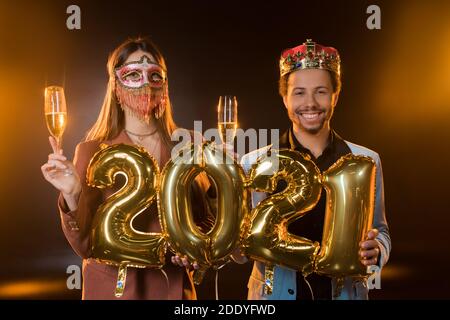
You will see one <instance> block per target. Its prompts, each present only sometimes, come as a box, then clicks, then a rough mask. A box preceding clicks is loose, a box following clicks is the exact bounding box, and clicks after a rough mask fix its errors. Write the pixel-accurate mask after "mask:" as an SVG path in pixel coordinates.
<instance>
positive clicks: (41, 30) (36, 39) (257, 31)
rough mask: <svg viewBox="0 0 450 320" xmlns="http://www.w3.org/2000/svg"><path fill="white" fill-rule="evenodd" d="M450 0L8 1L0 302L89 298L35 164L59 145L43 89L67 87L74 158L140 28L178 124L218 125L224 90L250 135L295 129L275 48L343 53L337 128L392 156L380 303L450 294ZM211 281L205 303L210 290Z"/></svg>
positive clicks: (241, 275)
mask: <svg viewBox="0 0 450 320" xmlns="http://www.w3.org/2000/svg"><path fill="white" fill-rule="evenodd" d="M70 4H77V5H79V6H80V7H81V30H74V31H71V30H68V29H67V28H66V18H67V16H68V15H67V14H66V8H67V6H68V5H70ZM370 4H378V5H379V6H380V8H381V20H382V22H381V30H368V29H367V27H366V19H367V17H368V14H366V8H367V6H368V5H370ZM449 9H450V5H449V3H448V2H446V1H385V2H382V1H370V2H369V1H348V2H347V1H320V2H317V3H314V2H312V1H258V2H256V1H255V2H252V1H240V2H233V1H214V2H213V1H203V0H197V1H183V2H179V3H178V2H164V4H163V1H118V2H115V1H96V2H95V4H94V3H93V1H74V2H68V1H58V2H56V1H54V2H49V1H39V2H37V1H36V2H35V1H29V2H24V1H14V2H9V3H5V2H1V3H0V70H1V74H0V108H1V109H0V110H1V116H0V121H1V125H0V137H1V147H2V150H1V157H0V164H1V166H0V168H1V170H2V172H1V174H0V176H1V183H0V194H1V207H0V210H1V212H0V257H1V260H0V261H1V263H0V297H1V298H49V297H50V298H79V297H80V291H79V290H73V291H69V290H67V289H66V288H65V278H66V274H65V271H66V268H67V266H68V265H70V264H80V259H79V258H78V257H76V256H75V255H74V253H73V252H72V251H71V249H70V247H69V245H68V244H67V242H66V240H65V238H64V236H63V234H62V231H61V228H60V222H59V217H58V214H57V211H56V196H57V193H56V191H55V190H54V189H53V188H52V187H51V186H50V185H49V184H47V183H46V182H45V181H44V179H43V178H42V177H41V172H40V166H41V165H42V164H43V163H44V162H45V161H46V157H47V154H48V153H49V151H50V147H49V145H48V143H47V136H48V133H47V129H46V125H45V122H44V117H43V88H44V86H45V85H46V84H51V83H57V84H64V85H65V88H66V96H67V101H68V109H69V123H68V127H67V129H66V133H65V137H64V139H65V140H64V149H65V153H66V154H67V155H68V156H70V157H71V156H72V155H73V150H74V147H75V145H76V144H77V143H78V142H79V141H80V140H81V139H82V137H83V136H84V134H85V132H86V130H87V129H88V128H89V127H90V126H91V125H92V124H93V122H94V120H95V119H96V117H97V115H98V112H99V110H100V105H101V102H102V99H103V96H104V93H105V88H106V81H107V74H106V69H105V64H106V60H107V56H108V53H109V52H110V51H112V50H113V49H114V48H115V47H116V46H117V45H118V44H119V43H120V42H122V41H123V40H124V39H125V38H127V37H128V36H134V35H139V34H141V35H150V36H151V37H152V38H153V40H154V41H155V42H156V43H157V44H158V45H159V47H160V48H161V50H162V52H163V54H164V55H165V57H166V58H167V63H168V69H169V70H168V72H169V78H170V93H171V98H172V100H173V105H174V112H175V119H176V121H177V123H178V124H179V125H180V126H183V127H187V128H192V127H193V121H194V120H202V121H203V124H204V128H207V127H214V126H215V124H216V114H215V107H216V102H217V99H218V96H219V95H222V94H234V95H236V96H237V97H238V101H239V123H240V126H241V127H242V128H244V129H247V128H257V129H258V128H280V129H284V128H287V126H288V125H289V121H288V118H287V116H286V114H285V110H284V107H283V105H282V101H281V99H280V97H279V96H278V94H277V76H278V67H277V63H278V57H279V54H280V53H281V51H282V50H283V49H284V48H287V47H292V46H295V45H298V44H300V43H302V42H304V41H305V39H306V38H312V39H314V40H316V41H317V42H319V43H322V44H325V45H330V46H334V47H336V48H337V49H338V50H339V51H340V53H341V58H342V61H343V90H342V93H341V96H340V100H339V103H338V107H337V110H336V113H335V116H334V119H333V127H334V128H335V129H336V130H337V131H338V133H339V134H340V135H341V136H343V137H344V138H346V139H347V140H350V141H352V142H355V143H357V144H362V145H364V146H367V147H369V148H371V149H374V150H376V151H377V152H379V153H380V155H381V158H382V161H383V169H384V177H385V191H386V207H387V218H388V222H389V224H390V228H391V235H392V241H393V251H392V256H391V260H390V262H389V264H388V266H387V267H386V268H385V269H384V271H383V276H382V290H374V291H372V292H371V297H372V298H373V299H377V298H381V299H394V298H395V299H403V298H425V299H428V298H449V297H450V294H449V293H448V290H447V287H448V285H449V280H448V279H447V277H446V276H445V275H446V274H447V272H448V271H449V266H448V263H449V262H450V261H449V258H450V257H449V253H448V249H447V243H448V239H449V238H448V222H449V220H450V217H449V210H448V205H447V201H448V200H447V198H448V196H447V191H446V187H447V185H448V183H447V181H448V180H447V179H449V177H450V175H449V173H448V171H447V168H446V166H447V165H448V157H449V148H448V140H449V138H450V130H449V129H448V127H449V125H448V123H449V120H450V108H449V107H450V86H449V84H450V59H449V57H450V45H449V43H450V41H449V40H450V39H449V38H450V22H449V21H450V10H449ZM250 268H251V265H250V264H247V265H242V266H239V265H232V264H230V265H229V266H227V267H226V268H224V269H223V270H222V271H221V273H220V276H219V291H220V297H221V298H237V299H241V298H245V295H246V290H247V289H246V282H247V279H248V276H249V272H250ZM213 280H214V274H212V273H210V275H209V276H208V278H207V280H205V282H204V284H203V285H202V286H201V287H200V288H199V296H200V298H209V299H210V298H213V286H212V284H213Z"/></svg>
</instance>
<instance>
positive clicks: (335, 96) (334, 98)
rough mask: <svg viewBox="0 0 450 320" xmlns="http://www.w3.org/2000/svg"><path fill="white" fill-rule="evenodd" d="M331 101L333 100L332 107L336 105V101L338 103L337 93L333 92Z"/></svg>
mask: <svg viewBox="0 0 450 320" xmlns="http://www.w3.org/2000/svg"><path fill="white" fill-rule="evenodd" d="M333 100H334V101H333V102H334V105H333V108H334V107H336V106H337V103H338V100H339V93H333Z"/></svg>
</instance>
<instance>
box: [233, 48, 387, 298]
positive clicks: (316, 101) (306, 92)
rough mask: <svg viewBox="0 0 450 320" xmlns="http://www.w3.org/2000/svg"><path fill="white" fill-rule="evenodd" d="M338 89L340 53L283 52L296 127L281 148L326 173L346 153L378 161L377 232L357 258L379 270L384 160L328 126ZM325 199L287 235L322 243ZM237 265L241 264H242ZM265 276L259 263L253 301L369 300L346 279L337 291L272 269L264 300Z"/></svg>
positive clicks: (284, 89) (285, 94) (383, 241)
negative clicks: (300, 154) (305, 157)
mask: <svg viewBox="0 0 450 320" xmlns="http://www.w3.org/2000/svg"><path fill="white" fill-rule="evenodd" d="M340 87H341V79H340V57H339V53H338V52H337V50H336V49H334V48H331V47H324V46H321V45H319V44H316V43H314V42H312V41H311V40H307V42H305V43H304V44H303V45H300V46H297V47H295V48H292V49H287V50H285V51H284V52H283V54H282V56H281V59H280V80H279V93H280V95H281V97H282V98H283V102H284V105H285V107H286V110H287V113H288V115H289V119H290V120H291V122H292V126H291V127H290V129H289V130H288V131H287V132H285V133H284V134H283V135H282V136H281V138H280V141H279V148H280V149H281V148H290V149H294V150H297V151H301V152H304V153H307V154H309V155H310V156H311V159H312V160H313V161H314V162H315V163H316V165H317V166H318V168H319V169H320V170H321V171H322V172H323V171H325V170H327V169H328V168H329V167H330V166H331V165H332V164H333V163H335V162H336V161H337V160H338V159H339V158H340V157H341V156H343V155H345V154H348V153H353V154H356V155H366V156H369V157H371V158H373V159H374V160H375V162H376V167H377V170H376V172H377V175H376V199H375V210H374V221H373V229H372V230H370V231H369V232H368V234H367V239H366V240H365V241H362V242H361V243H360V252H359V254H360V260H361V263H362V264H364V265H366V266H371V265H377V266H379V267H380V268H381V267H382V266H383V265H384V264H385V263H386V262H387V260H388V257H389V253H390V250H391V241H390V236H389V230H388V226H387V222H386V218H385V209H384V191H383V176H382V169H381V162H380V157H379V155H378V154H377V153H376V152H374V151H372V150H369V149H367V148H364V147H361V146H358V145H356V144H353V143H350V142H348V141H345V140H343V139H342V138H341V137H340V136H339V135H338V134H337V133H336V132H334V131H333V130H332V129H331V127H330V120H331V118H332V116H333V111H334V108H335V107H336V104H337V101H338V97H339V92H340ZM269 148H270V146H268V147H265V148H262V149H259V150H256V151H254V152H251V153H249V154H246V155H245V156H244V157H243V158H242V160H241V163H242V166H243V167H244V169H245V170H246V171H248V170H249V169H250V168H251V165H252V164H253V163H255V162H256V160H257V158H258V156H259V155H261V154H262V153H264V152H267V151H268V150H269ZM282 189H283V185H282V184H279V186H278V188H277V191H275V193H277V192H279V191H281V190H282ZM266 196H267V195H266V194H264V193H259V192H254V193H253V196H252V197H253V199H252V201H253V206H256V205H257V204H258V203H259V202H260V201H261V200H262V199H264V198H265V197H266ZM325 199H326V193H325V192H322V195H321V199H320V200H319V203H318V204H317V205H316V207H315V208H314V209H313V210H311V212H309V213H308V214H306V215H305V216H303V217H302V218H301V219H299V220H297V221H295V222H293V223H292V224H291V225H290V226H289V232H291V233H293V234H296V235H301V236H302V237H306V238H308V239H310V240H313V241H318V242H319V243H320V242H321V240H322V230H323V222H324V216H325ZM235 260H237V261H238V260H239V258H237V259H235ZM244 260H245V259H244ZM242 261H243V260H242V259H241V262H242ZM238 262H239V261H238ZM264 273H265V265H264V264H263V263H262V262H259V261H255V263H254V266H253V271H252V274H251V276H250V280H249V283H248V288H249V292H248V298H249V299H283V300H295V299H301V300H302V299H311V298H312V297H314V298H315V299H368V288H367V283H364V282H361V281H359V282H354V281H353V279H351V278H346V279H345V280H344V287H343V288H342V290H337V289H336V286H337V284H336V281H335V280H332V279H331V278H329V277H324V276H319V275H317V274H312V275H310V276H308V277H307V279H306V280H307V281H306V280H305V279H304V278H303V276H302V275H301V273H297V272H296V271H295V270H292V269H289V268H285V267H282V266H278V265H277V266H275V268H274V277H273V288H272V293H271V294H265V293H264V285H265V284H264ZM333 293H337V295H333Z"/></svg>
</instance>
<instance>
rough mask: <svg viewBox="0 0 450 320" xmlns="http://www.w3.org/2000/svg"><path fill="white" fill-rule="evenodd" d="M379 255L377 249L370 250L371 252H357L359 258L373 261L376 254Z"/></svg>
mask: <svg viewBox="0 0 450 320" xmlns="http://www.w3.org/2000/svg"><path fill="white" fill-rule="evenodd" d="M379 253H380V250H379V249H378V248H375V249H372V250H361V251H360V252H359V256H360V257H361V258H364V259H373V258H376V257H378V254H379Z"/></svg>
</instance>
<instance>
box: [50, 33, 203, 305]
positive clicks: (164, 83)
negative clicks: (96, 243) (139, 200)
mask: <svg viewBox="0 0 450 320" xmlns="http://www.w3.org/2000/svg"><path fill="white" fill-rule="evenodd" d="M107 69H108V74H109V82H108V86H107V92H106V96H105V99H104V102H103V106H102V108H101V111H100V114H99V117H98V119H97V121H96V123H95V124H94V126H93V127H92V128H91V129H90V130H89V131H88V133H87V136H86V138H85V141H84V142H81V143H80V144H78V145H77V147H76V150H75V156H74V161H73V163H72V162H70V161H69V160H67V158H66V157H65V156H64V155H63V152H62V150H58V149H57V144H56V141H55V140H54V139H53V138H52V137H50V144H51V146H52V148H53V153H52V154H50V155H49V157H48V162H47V163H45V164H44V165H43V166H42V168H41V169H42V172H43V175H44V177H45V179H46V180H47V181H48V182H50V183H51V184H52V185H53V186H54V187H56V188H57V189H58V190H60V192H61V193H60V196H59V199H58V207H59V211H60V216H61V224H62V229H63V232H64V234H65V236H66V238H67V240H68V241H69V243H70V245H71V246H72V248H73V250H74V251H75V252H76V253H77V254H78V255H79V256H80V257H82V258H83V299H114V298H115V296H114V291H115V286H116V280H117V271H118V268H117V267H115V266H110V265H106V264H101V263H98V262H97V261H96V260H94V259H92V258H91V257H90V232H91V223H92V220H93V216H94V214H95V213H96V210H97V208H98V206H99V205H100V204H101V203H103V202H104V200H105V199H106V198H107V197H108V196H110V195H111V194H113V193H114V192H116V191H117V190H118V189H119V188H120V187H121V186H122V185H123V183H124V180H122V181H118V182H117V183H116V185H115V186H114V188H110V189H108V190H104V189H96V188H92V187H89V186H88V185H87V184H86V181H85V180H86V179H85V177H86V170H87V166H88V164H89V161H90V159H91V158H92V156H93V155H94V154H95V153H96V152H97V151H98V150H100V147H99V145H100V143H105V144H108V145H114V144H117V143H125V144H134V145H140V146H142V147H144V148H145V149H146V150H147V151H148V153H150V154H151V155H152V156H153V157H154V158H155V159H156V160H157V162H158V164H159V166H160V168H162V167H164V165H165V164H166V162H167V161H168V160H169V159H170V154H171V149H172V147H173V143H172V141H171V139H170V137H171V134H172V132H173V131H174V130H175V129H176V125H175V123H174V121H173V118H172V109H171V104H170V99H169V95H168V80H167V74H166V70H167V69H166V64H165V61H164V58H163V56H162V55H161V53H160V52H159V50H158V49H157V48H156V46H155V45H154V44H153V43H152V42H151V41H150V40H149V39H147V38H136V39H129V40H127V41H125V42H124V43H122V44H121V45H120V46H119V47H118V48H116V49H115V50H114V51H113V52H112V54H111V55H110V57H109V59H108V64H107ZM120 177H121V176H120ZM209 186H210V184H209V182H208V179H207V178H206V177H205V176H203V177H199V178H197V179H196V183H195V184H194V185H193V186H192V188H193V192H192V194H193V197H194V198H195V199H193V200H194V201H192V203H193V206H196V207H194V208H193V212H194V213H195V215H196V217H195V218H196V221H198V222H199V226H200V227H202V228H204V229H208V228H209V227H210V225H211V223H210V222H211V221H212V220H211V219H209V218H208V217H210V215H209V211H208V206H207V202H206V201H204V200H205V199H204V196H203V195H205V191H206V190H207V189H208V188H209ZM133 225H134V227H135V228H136V229H138V230H140V231H144V232H159V231H161V228H160V224H159V220H158V216H157V206H156V203H153V204H152V206H150V207H149V208H147V209H146V211H145V212H143V214H141V215H139V216H138V217H137V218H136V219H135V221H134V222H133ZM166 260H171V261H172V263H173V264H166V265H165V266H164V268H163V271H164V272H161V270H157V269H151V268H147V269H135V268H128V272H127V280H126V286H125V291H124V293H123V296H122V298H124V299H196V293H195V289H194V286H193V282H192V276H191V272H190V271H189V270H190V269H192V268H198V266H197V265H196V264H194V265H191V264H190V263H189V262H188V261H187V260H186V259H185V258H180V257H178V256H172V257H166ZM179 266H182V267H183V268H180V267H179ZM165 275H167V278H166V276H165ZM167 280H168V281H167Z"/></svg>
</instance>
